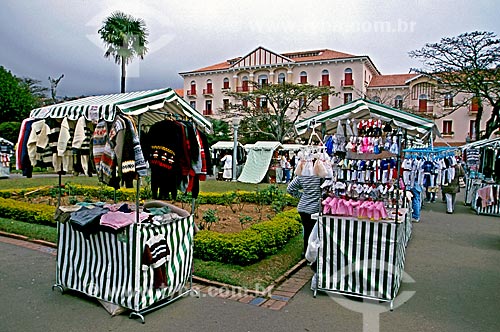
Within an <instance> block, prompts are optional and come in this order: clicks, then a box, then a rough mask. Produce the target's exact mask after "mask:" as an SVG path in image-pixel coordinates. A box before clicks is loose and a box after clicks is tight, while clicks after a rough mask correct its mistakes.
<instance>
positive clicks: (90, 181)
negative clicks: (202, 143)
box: [0, 174, 286, 192]
mask: <svg viewBox="0 0 500 332" xmlns="http://www.w3.org/2000/svg"><path fill="white" fill-rule="evenodd" d="M58 182H59V178H58V176H57V175H53V176H48V175H47V174H34V175H33V177H32V178H29V179H28V178H26V177H17V176H11V177H10V178H8V179H0V190H1V189H19V188H34V187H44V186H57V184H58ZM68 182H69V183H75V184H81V185H88V186H97V185H98V183H99V181H98V179H97V177H96V176H93V177H88V176H66V175H65V176H62V177H61V183H63V184H64V183H68ZM269 185H270V184H268V183H260V184H251V183H241V182H228V181H216V180H214V179H209V180H207V181H201V182H200V191H201V192H228V191H235V190H241V191H257V190H261V189H263V188H266V187H268V186H269ZM277 186H278V187H279V188H280V189H281V190H286V185H284V184H278V185H277Z"/></svg>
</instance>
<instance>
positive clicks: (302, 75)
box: [300, 71, 307, 84]
mask: <svg viewBox="0 0 500 332" xmlns="http://www.w3.org/2000/svg"><path fill="white" fill-rule="evenodd" d="M300 83H301V84H306V83H307V73H306V72H305V71H301V72H300Z"/></svg>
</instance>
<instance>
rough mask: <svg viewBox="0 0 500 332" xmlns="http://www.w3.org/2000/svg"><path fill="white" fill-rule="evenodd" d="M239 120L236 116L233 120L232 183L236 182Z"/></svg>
mask: <svg viewBox="0 0 500 332" xmlns="http://www.w3.org/2000/svg"><path fill="white" fill-rule="evenodd" d="M240 121H241V119H240V118H239V117H238V116H235V117H234V118H233V140H234V143H233V182H236V163H237V162H236V158H237V157H238V155H237V150H238V128H239V127H240Z"/></svg>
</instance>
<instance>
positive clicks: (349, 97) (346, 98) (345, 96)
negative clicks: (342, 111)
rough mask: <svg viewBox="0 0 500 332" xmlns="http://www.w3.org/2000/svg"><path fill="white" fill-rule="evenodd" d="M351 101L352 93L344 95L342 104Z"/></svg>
mask: <svg viewBox="0 0 500 332" xmlns="http://www.w3.org/2000/svg"><path fill="white" fill-rule="evenodd" d="M351 101H352V93H350V92H349V93H344V104H347V103H350V102H351Z"/></svg>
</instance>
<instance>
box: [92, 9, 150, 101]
mask: <svg viewBox="0 0 500 332" xmlns="http://www.w3.org/2000/svg"><path fill="white" fill-rule="evenodd" d="M98 33H99V34H100V35H101V39H102V40H103V42H104V45H105V46H106V47H107V50H106V52H105V53H104V57H105V58H109V57H113V58H114V59H115V63H116V64H119V65H121V89H120V91H121V92H122V93H123V92H125V78H126V65H127V64H128V63H130V62H131V61H132V59H133V58H134V57H136V56H137V57H139V58H140V59H144V55H145V54H146V52H147V51H148V49H147V47H146V44H147V43H148V41H147V37H148V31H147V29H146V23H145V22H144V20H142V19H136V18H134V17H132V16H130V15H127V14H125V13H123V12H120V11H117V12H114V13H112V14H111V16H109V17H107V18H106V19H105V20H104V22H103V26H102V27H101V28H100V29H99V30H98Z"/></svg>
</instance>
